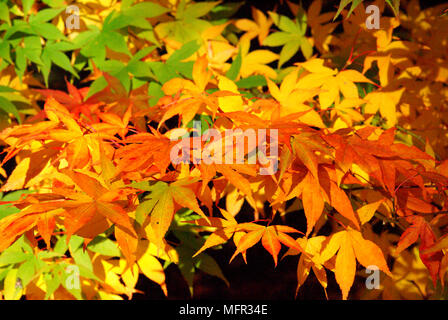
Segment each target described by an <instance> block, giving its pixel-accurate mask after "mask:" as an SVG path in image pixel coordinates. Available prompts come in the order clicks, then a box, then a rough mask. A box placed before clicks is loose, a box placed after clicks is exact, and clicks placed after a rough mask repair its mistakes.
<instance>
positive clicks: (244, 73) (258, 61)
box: [240, 39, 279, 78]
mask: <svg viewBox="0 0 448 320" xmlns="http://www.w3.org/2000/svg"><path fill="white" fill-rule="evenodd" d="M240 49H241V59H242V61H241V69H240V74H241V77H243V78H247V77H249V76H251V75H254V74H260V75H264V76H266V77H269V78H276V77H277V73H276V72H275V70H274V69H272V68H271V67H269V66H268V64H269V63H271V62H273V61H275V60H277V59H278V57H279V56H278V55H277V54H275V53H273V52H272V51H269V50H254V51H250V52H249V49H250V42H249V41H247V40H245V39H243V40H242V41H241V42H240Z"/></svg>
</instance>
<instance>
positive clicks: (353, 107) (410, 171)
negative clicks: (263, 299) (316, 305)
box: [0, 0, 448, 299]
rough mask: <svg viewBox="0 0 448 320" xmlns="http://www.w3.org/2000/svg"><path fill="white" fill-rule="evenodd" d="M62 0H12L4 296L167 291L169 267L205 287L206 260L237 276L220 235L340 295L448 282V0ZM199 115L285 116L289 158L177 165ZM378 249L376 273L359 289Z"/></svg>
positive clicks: (435, 289) (247, 122) (392, 292)
mask: <svg viewBox="0 0 448 320" xmlns="http://www.w3.org/2000/svg"><path fill="white" fill-rule="evenodd" d="M65 2H67V1H65ZM65 2H64V1H42V2H37V1H36V2H34V1H6V2H2V3H0V20H2V22H3V23H4V24H3V25H2V28H1V29H0V33H1V34H2V38H3V39H2V40H0V58H1V64H0V68H1V69H2V71H1V73H0V85H1V86H0V104H1V106H0V109H1V111H2V114H1V127H2V131H1V133H0V140H1V141H2V146H3V153H2V162H1V164H2V167H1V169H0V170H1V172H0V173H1V174H2V175H3V178H4V179H3V180H2V185H1V191H2V192H3V193H2V201H1V206H0V252H1V253H0V289H1V291H0V292H1V293H0V294H1V297H2V298H5V299H19V298H21V297H24V298H26V299H122V298H129V299H132V297H133V295H134V294H135V293H137V292H138V291H137V290H136V289H135V287H136V284H137V282H138V280H139V277H147V278H148V279H150V280H152V281H154V282H156V283H157V284H158V285H160V287H161V288H162V290H163V292H164V293H165V294H166V295H168V296H169V294H170V293H169V292H168V290H167V286H166V281H165V280H166V279H165V272H164V270H165V269H166V267H167V266H168V265H170V264H174V265H176V266H177V267H178V268H179V270H180V272H181V274H182V276H183V277H184V279H185V281H186V283H187V284H188V287H189V288H190V290H191V293H192V294H193V296H194V293H193V291H192V288H193V279H194V274H195V272H196V271H198V270H202V272H206V273H209V274H211V275H212V276H217V277H219V278H221V279H222V280H223V281H225V282H226V283H227V279H226V277H225V274H223V273H222V271H221V269H220V267H219V265H218V264H217V263H216V261H215V260H214V259H213V258H212V257H211V256H210V255H208V254H207V253H208V252H210V251H211V250H215V249H219V248H220V246H221V245H224V244H227V243H228V242H230V243H233V245H234V250H235V251H234V254H233V256H231V257H229V262H230V263H232V262H233V261H234V260H236V259H244V261H245V262H246V263H247V264H248V265H249V266H250V265H251V261H250V259H248V257H247V255H246V253H247V252H250V250H251V248H252V247H254V246H262V247H264V249H265V250H266V251H267V252H268V253H269V254H270V255H271V256H272V259H273V264H274V265H275V266H277V265H278V264H281V263H282V261H281V260H282V259H283V258H284V257H285V259H296V260H297V282H298V285H297V291H299V290H300V288H301V287H302V285H303V284H304V283H305V281H306V280H307V278H308V277H315V278H316V279H317V280H318V282H319V283H320V284H321V286H322V290H323V291H324V292H325V294H327V292H326V289H327V287H328V282H329V281H334V280H333V279H335V281H336V283H337V285H338V286H339V288H340V293H338V294H339V295H340V297H341V298H342V299H347V298H351V297H355V294H356V297H358V298H366V299H374V298H380V299H421V298H424V299H427V298H445V297H446V292H445V284H446V280H445V279H446V277H445V276H446V271H447V270H448V255H447V248H448V236H446V230H447V229H446V227H447V226H448V219H447V218H448V198H447V196H448V189H447V187H448V122H447V119H448V111H447V110H448V104H447V101H448V88H447V86H446V83H447V80H448V51H447V43H448V33H447V32H446V30H448V17H447V16H446V15H442V12H443V9H444V6H443V5H439V6H434V7H430V8H427V9H423V8H420V7H419V3H418V1H415V0H412V1H405V2H403V1H401V3H400V7H399V9H398V7H392V6H390V4H391V3H394V4H396V3H397V2H396V1H386V2H383V1H376V2H372V3H373V4H375V5H377V6H378V7H379V8H380V11H381V28H380V29H379V30H371V29H367V28H366V24H365V21H366V19H367V14H366V13H365V7H366V5H367V4H365V3H359V2H360V1H354V2H355V3H356V4H357V5H352V7H350V5H348V6H347V7H344V6H345V5H346V4H347V2H346V1H342V3H341V6H338V5H336V8H335V7H334V5H333V4H332V5H328V4H326V3H324V4H323V3H322V1H320V0H318V1H313V2H311V3H310V4H309V5H308V6H304V7H302V6H300V5H298V4H296V3H293V2H289V1H285V2H283V1H282V2H279V3H278V4H277V5H276V7H275V9H274V10H273V11H269V12H262V11H261V10H259V9H256V8H255V7H252V8H251V9H250V10H251V11H250V12H251V16H246V17H243V18H240V17H238V16H236V17H235V16H234V15H235V13H237V12H238V9H239V7H240V6H241V5H242V3H228V4H226V3H221V2H198V3H194V2H192V1H175V0H172V1H171V0H169V1H168V0H167V1H164V0H162V1H151V2H149V1H144V2H141V1H115V0H104V1H92V0H82V1H76V2H73V3H72V2H70V1H68V2H70V3H65ZM344 3H345V4H344ZM68 4H73V5H76V6H78V8H79V10H80V12H79V19H80V29H78V30H77V29H73V30H70V29H67V28H66V26H65V19H67V16H68V14H67V13H66V12H65V8H66V6H67V5H68ZM338 4H339V3H338ZM342 4H344V5H342ZM369 4H370V2H369ZM338 8H340V10H337V9H338ZM392 8H393V9H392ZM337 12H338V17H337V18H336V19H333V18H334V17H335V15H336V13H337ZM57 74H59V75H61V74H62V76H59V77H60V79H59V80H58V81H59V82H58V85H54V83H55V81H56V80H54V79H55V78H56V79H57V77H58V76H57ZM52 77H54V78H52ZM52 79H53V80H52ZM52 83H53V84H52ZM194 121H196V122H200V123H201V124H202V129H208V128H214V129H217V130H219V131H223V130H226V129H237V128H240V129H255V130H257V129H276V130H278V137H279V139H278V170H277V171H276V172H275V173H274V174H271V175H260V174H259V172H260V167H261V166H262V164H260V163H258V162H257V163H255V164H249V163H243V164H219V163H212V164H206V163H204V162H199V163H177V164H176V163H173V162H172V159H171V158H170V151H171V150H172V148H173V147H174V146H175V145H176V143H177V142H178V141H177V140H175V139H172V135H173V134H175V132H176V130H178V129H179V128H185V129H187V131H188V132H189V134H190V135H189V137H188V139H191V141H192V143H196V142H193V140H194V139H197V138H195V137H194V135H193V134H192V133H193V131H194V128H193V123H194ZM271 142H272V141H271ZM199 143H200V144H201V147H203V148H204V147H206V146H207V145H208V144H211V143H212V141H210V140H205V141H204V140H201V141H200V142H199ZM267 143H268V144H269V143H270V142H269V141H267ZM244 156H245V158H246V159H247V157H248V156H249V151H247V152H246V153H245V154H244ZM242 210H246V211H247V210H249V211H250V214H251V215H252V221H250V222H247V221H241V220H240V219H239V216H240V215H241V211H242ZM291 215H304V216H305V218H306V225H303V226H299V225H288V224H286V223H285V222H284V221H286V220H285V218H286V217H288V216H291ZM289 256H293V257H289ZM372 265H373V266H376V267H377V268H378V269H379V270H380V273H381V281H380V283H381V286H380V288H379V289H375V290H367V289H365V288H362V289H361V292H354V290H353V284H354V281H355V278H361V279H362V278H363V277H364V278H365V277H366V276H367V274H366V273H365V272H364V271H363V270H365V268H367V267H369V266H372ZM72 267H76V268H72ZM71 268H72V269H71ZM70 270H79V277H80V278H79V286H76V285H72V284H73V283H74V282H73V278H72V277H73V275H74V274H73V272H69V271H70ZM75 273H76V272H75ZM330 273H333V274H334V277H333V276H331V277H329V274H330ZM267 277H268V275H267ZM75 280H76V279H75ZM75 282H76V281H75ZM227 284H228V285H230V286H232V283H231V282H230V283H227ZM277 285H279V286H281V284H277ZM351 289H352V290H351ZM138 293H141V292H138Z"/></svg>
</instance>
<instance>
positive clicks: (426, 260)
mask: <svg viewBox="0 0 448 320" xmlns="http://www.w3.org/2000/svg"><path fill="white" fill-rule="evenodd" d="M406 220H407V221H408V222H409V223H410V226H409V227H408V228H407V229H406V230H405V231H404V232H403V234H402V235H401V237H400V240H399V242H398V244H397V249H396V253H397V254H400V253H401V252H402V251H403V250H405V249H406V248H408V247H409V246H410V245H412V244H413V243H415V242H417V240H418V239H419V238H420V247H419V251H420V258H421V260H422V262H423V264H424V265H425V266H426V268H427V269H428V271H429V274H430V275H431V278H432V281H433V283H434V286H435V285H436V283H437V277H438V274H439V270H440V262H441V259H442V256H443V255H442V251H441V250H440V245H439V247H437V245H435V244H436V236H435V234H434V231H433V230H432V228H431V226H430V225H429V224H428V223H427V222H426V220H425V218H423V217H421V216H410V217H407V218H406ZM429 248H431V250H427V249H429Z"/></svg>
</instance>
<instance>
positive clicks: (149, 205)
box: [137, 180, 208, 247]
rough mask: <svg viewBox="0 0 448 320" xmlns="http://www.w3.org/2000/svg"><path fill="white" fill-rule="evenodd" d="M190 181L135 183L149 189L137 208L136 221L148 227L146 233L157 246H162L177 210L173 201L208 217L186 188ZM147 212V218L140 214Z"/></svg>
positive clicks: (190, 191) (193, 195) (193, 194)
mask: <svg viewBox="0 0 448 320" xmlns="http://www.w3.org/2000/svg"><path fill="white" fill-rule="evenodd" d="M190 183H191V182H190V181H182V180H178V181H176V182H173V183H171V184H166V183H164V182H161V181H159V182H156V183H155V184H153V185H151V186H142V185H141V184H138V185H137V186H139V188H143V190H145V191H150V194H149V195H147V196H146V197H145V198H144V199H145V200H144V201H143V202H142V203H140V205H139V207H140V209H137V210H139V212H138V213H137V214H138V216H137V221H139V222H141V223H142V225H143V227H144V228H148V229H150V230H149V231H147V233H149V234H153V236H152V237H151V240H153V241H155V243H156V244H157V246H159V247H163V238H164V236H165V234H166V232H167V231H168V229H169V227H170V225H171V222H172V220H173V218H174V213H175V212H176V211H177V210H175V203H176V204H177V205H178V206H180V207H181V208H189V209H191V210H193V211H194V212H196V213H198V214H200V215H201V216H202V217H204V219H206V220H207V219H208V218H207V217H206V215H205V214H204V212H203V211H202V210H201V208H200V207H199V205H198V202H197V200H196V195H195V193H194V192H193V191H192V190H191V189H190V188H188V184H190ZM147 214H148V215H149V216H148V218H147V219H146V217H145V216H141V215H147Z"/></svg>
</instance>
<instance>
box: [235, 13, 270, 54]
mask: <svg viewBox="0 0 448 320" xmlns="http://www.w3.org/2000/svg"><path fill="white" fill-rule="evenodd" d="M251 10H252V17H253V21H252V20H250V19H238V20H237V21H235V22H234V24H235V26H236V27H237V28H239V29H241V30H243V31H245V34H244V35H242V36H241V38H240V42H241V41H245V40H244V39H246V38H247V39H248V40H252V39H253V38H255V37H257V38H258V43H259V44H260V45H261V44H262V43H263V40H264V39H265V38H266V37H267V36H268V34H269V28H270V27H271V25H272V22H273V21H272V18H271V17H266V16H265V15H264V14H263V12H261V11H260V10H258V9H257V8H255V7H251Z"/></svg>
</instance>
